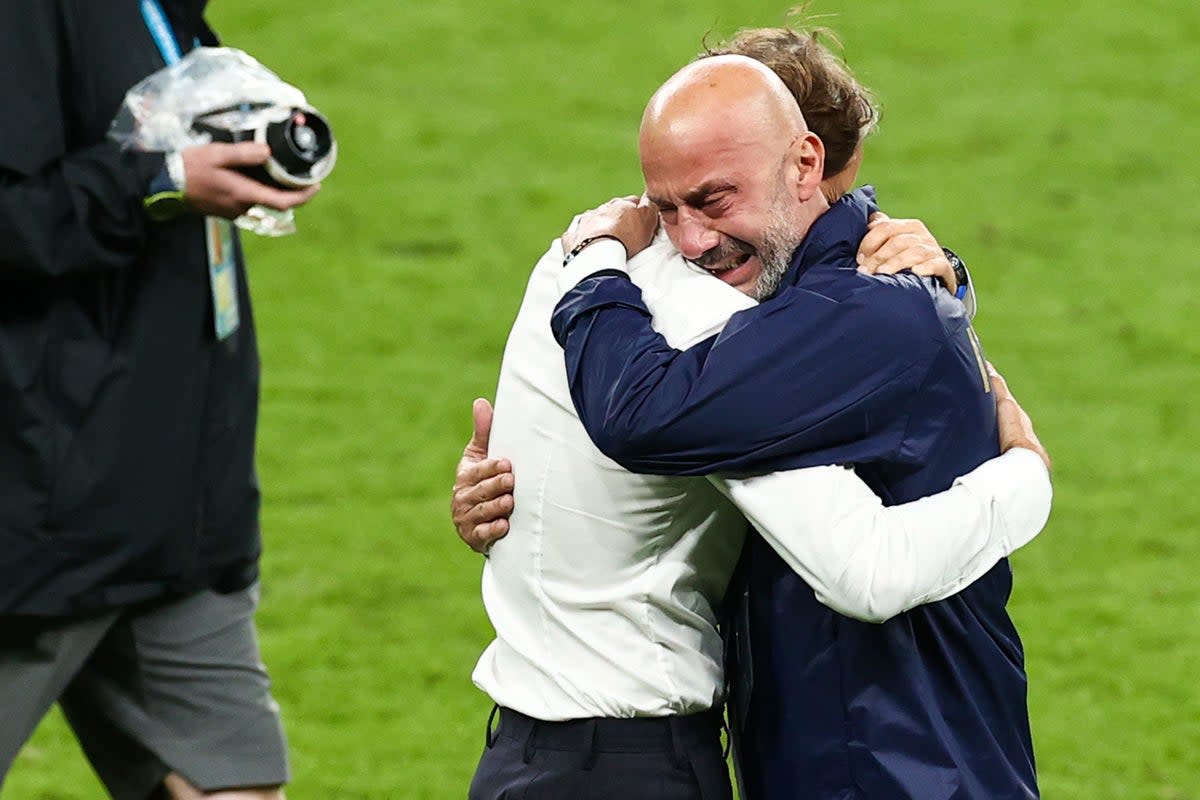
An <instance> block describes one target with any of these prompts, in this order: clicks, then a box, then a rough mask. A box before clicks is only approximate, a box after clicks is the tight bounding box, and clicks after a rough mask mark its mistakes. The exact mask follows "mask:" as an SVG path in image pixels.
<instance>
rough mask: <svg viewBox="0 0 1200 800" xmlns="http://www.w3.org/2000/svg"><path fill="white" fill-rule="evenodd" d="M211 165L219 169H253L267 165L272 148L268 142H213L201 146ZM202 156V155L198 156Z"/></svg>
mask: <svg viewBox="0 0 1200 800" xmlns="http://www.w3.org/2000/svg"><path fill="white" fill-rule="evenodd" d="M197 150H203V151H205V152H203V155H204V156H205V157H206V158H207V159H208V161H209V163H210V164H212V165H213V166H217V167H233V168H236V167H253V166H257V165H258V164H265V163H267V159H268V158H270V157H271V148H270V146H268V145H267V143H266V142H235V143H233V144H229V143H226V142H213V143H212V144H205V145H200V147H198V148H197ZM198 155H200V154H198Z"/></svg>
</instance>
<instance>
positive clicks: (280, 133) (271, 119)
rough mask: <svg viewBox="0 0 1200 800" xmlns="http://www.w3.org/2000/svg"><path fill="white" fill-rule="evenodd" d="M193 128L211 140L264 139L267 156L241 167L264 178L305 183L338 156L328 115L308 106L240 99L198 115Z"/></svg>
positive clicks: (296, 185) (324, 172)
mask: <svg viewBox="0 0 1200 800" xmlns="http://www.w3.org/2000/svg"><path fill="white" fill-rule="evenodd" d="M192 128H193V129H195V130H197V131H200V132H203V133H207V134H209V135H211V136H212V140H213V141H214V142H266V143H267V145H268V146H269V147H270V148H271V157H270V158H269V159H267V162H266V163H265V164H263V165H261V166H256V167H249V168H247V169H245V170H243V171H244V172H245V173H246V174H247V175H249V176H250V177H252V178H254V179H255V180H258V181H261V182H262V183H266V184H269V185H271V186H277V187H279V188H281V189H303V188H305V187H306V186H312V185H313V184H315V183H319V182H320V181H322V180H324V179H325V177H326V176H328V175H329V173H330V172H332V171H333V165H334V163H335V162H336V161H337V140H336V139H335V138H334V136H333V129H332V128H331V127H330V126H329V122H328V120H326V119H325V117H323V116H321V115H320V114H319V113H317V111H316V110H315V109H311V108H284V107H280V106H273V105H272V104H270V103H243V104H241V105H238V106H232V107H229V108H219V109H216V110H213V111H209V112H206V113H204V114H200V115H198V116H197V117H196V118H195V119H194V120H193V121H192Z"/></svg>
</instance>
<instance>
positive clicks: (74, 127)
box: [0, 0, 259, 616]
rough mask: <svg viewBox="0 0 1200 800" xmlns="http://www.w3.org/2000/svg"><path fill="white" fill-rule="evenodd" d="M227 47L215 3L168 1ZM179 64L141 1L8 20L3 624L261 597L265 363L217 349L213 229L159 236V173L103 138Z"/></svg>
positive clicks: (1, 99) (187, 38)
mask: <svg viewBox="0 0 1200 800" xmlns="http://www.w3.org/2000/svg"><path fill="white" fill-rule="evenodd" d="M163 5H164V6H165V7H166V10H167V13H168V16H169V17H170V19H171V22H172V24H173V25H174V27H175V29H176V33H177V37H178V39H179V40H180V41H181V42H184V43H187V46H185V49H187V48H188V47H190V43H191V42H192V41H194V40H195V39H197V38H199V39H200V40H201V42H202V43H205V44H215V40H214V39H213V37H212V33H211V31H209V30H208V28H207V27H206V26H205V25H204V23H203V19H202V13H203V9H204V2H203V0H165V2H164V3H163ZM163 65H164V62H163V59H162V57H161V55H160V54H159V51H158V48H157V46H156V45H155V44H154V41H153V39H152V38H151V36H150V34H149V32H148V31H147V28H146V26H145V23H144V21H143V19H142V15H141V10H140V3H139V2H138V1H137V0H37V2H27V0H21V2H10V1H8V0H5V2H2V3H0V76H2V77H0V115H2V116H0V615H10V616H11V615H36V616H60V615H72V614H80V613H88V612H92V611H96V610H100V609H105V608H113V607H119V606H125V605H128V604H131V603H135V602H138V601H141V600H146V599H151V598H155V597H161V596H164V595H167V594H172V593H179V592H185V591H192V590H195V589H197V588H201V587H211V588H215V589H217V590H221V591H232V590H235V589H238V588H242V587H244V586H247V585H249V584H250V583H251V582H252V581H253V580H254V579H255V578H256V577H257V560H258V554H259V532H258V508H259V494H258V487H257V481H256V478H255V472H254V433H255V421H256V417H257V407H258V370H259V364H258V351H257V347H256V345H255V339H254V325H253V320H252V318H251V313H250V303H249V297H248V295H247V293H246V274H245V270H244V267H243V265H242V260H241V252H240V245H238V274H237V277H238V283H239V302H240V313H241V327H240V328H239V330H238V331H237V332H236V333H235V334H233V335H232V336H231V337H230V338H229V339H227V340H225V341H223V342H218V341H217V340H216V338H215V336H214V335H213V322H212V300H211V291H210V287H209V280H208V269H207V256H206V249H205V243H204V224H203V220H202V219H201V218H200V217H198V216H194V215H187V216H184V217H181V218H179V219H178V220H176V221H173V222H170V223H165V224H154V223H150V222H148V221H147V219H146V217H145V215H144V213H143V206H142V199H143V197H144V195H145V194H146V191H147V188H148V184H149V181H150V179H151V177H152V176H153V175H154V174H155V173H156V172H157V171H158V170H159V169H160V168H161V167H162V157H161V156H156V155H148V154H141V153H128V152H122V151H121V150H120V148H119V147H118V146H117V145H115V144H114V143H112V142H109V141H107V140H106V134H107V130H108V126H109V122H110V121H111V119H112V117H113V115H114V113H115V112H116V110H117V109H118V107H119V106H120V103H121V101H122V99H123V97H124V94H125V91H126V90H127V89H128V88H129V87H131V86H132V85H134V84H135V83H137V82H138V81H139V80H141V79H142V78H144V77H145V76H147V75H149V74H150V73H152V72H154V71H156V70H158V69H161V68H162V67H163Z"/></svg>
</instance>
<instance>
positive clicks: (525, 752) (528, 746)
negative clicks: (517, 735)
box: [521, 719, 538, 764]
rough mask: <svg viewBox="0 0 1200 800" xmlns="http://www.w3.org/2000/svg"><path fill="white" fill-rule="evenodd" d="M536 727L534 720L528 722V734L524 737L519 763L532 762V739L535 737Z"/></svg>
mask: <svg viewBox="0 0 1200 800" xmlns="http://www.w3.org/2000/svg"><path fill="white" fill-rule="evenodd" d="M537 726H538V722H537V720H536V719H531V720H530V721H529V733H527V734H526V735H525V747H524V748H523V749H522V750H521V761H523V762H524V763H526V764H528V763H529V762H530V761H533V749H534V748H533V737H534V736H536V735H537Z"/></svg>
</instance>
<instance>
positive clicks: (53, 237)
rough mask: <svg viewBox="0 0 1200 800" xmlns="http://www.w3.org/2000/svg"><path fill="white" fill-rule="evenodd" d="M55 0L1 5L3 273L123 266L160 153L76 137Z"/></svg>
mask: <svg viewBox="0 0 1200 800" xmlns="http://www.w3.org/2000/svg"><path fill="white" fill-rule="evenodd" d="M56 5H57V4H55V3H11V4H8V3H6V4H4V10H3V11H2V12H0V75H4V76H5V80H4V81H2V82H0V108H2V109H4V119H3V120H2V121H0V242H3V243H4V246H3V247H2V248H0V277H11V276H14V275H23V276H26V277H28V276H31V275H33V276H46V277H57V276H62V275H66V274H69V273H75V272H88V271H103V270H115V269H121V268H122V267H125V266H127V265H129V264H130V263H132V261H133V260H134V259H135V258H136V257H137V255H138V253H139V252H140V251H141V249H142V247H143V244H144V241H145V235H146V224H147V222H146V218H145V214H144V211H143V207H142V198H143V196H144V195H145V192H146V190H147V188H148V186H149V183H150V180H151V178H152V177H153V176H154V174H155V173H156V172H157V171H158V170H159V169H161V167H162V156H161V155H158V154H149V153H134V152H123V151H122V150H121V148H120V146H119V145H118V144H117V143H115V142H111V141H101V142H93V143H87V144H73V143H72V142H73V140H74V139H75V136H74V135H73V132H72V124H73V123H72V119H73V114H72V113H71V112H70V110H69V109H68V108H67V107H66V104H67V103H68V102H70V101H69V99H68V98H69V97H70V91H69V90H68V89H67V87H68V82H67V81H66V79H65V71H66V70H67V69H68V67H67V65H66V62H67V61H68V58H69V56H68V54H66V53H65V52H64V49H65V47H66V45H65V43H64V42H63V41H62V35H61V31H60V22H59V20H58V19H57V17H56V12H55V6H56Z"/></svg>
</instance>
